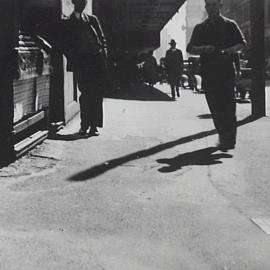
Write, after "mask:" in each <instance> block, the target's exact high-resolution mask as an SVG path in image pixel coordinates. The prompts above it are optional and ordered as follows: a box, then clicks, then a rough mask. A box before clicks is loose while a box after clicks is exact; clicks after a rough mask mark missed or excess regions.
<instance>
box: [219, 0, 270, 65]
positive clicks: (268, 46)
mask: <svg viewBox="0 0 270 270" xmlns="http://www.w3.org/2000/svg"><path fill="white" fill-rule="evenodd" d="M264 5H265V8H264V10H265V57H266V63H267V66H270V0H265V1H264ZM223 14H224V16H226V17H229V18H232V19H234V20H235V21H237V23H238V24H239V26H240V28H241V30H242V31H243V34H244V35H245V38H246V40H247V42H248V43H249V44H250V41H251V39H250V38H251V20H250V15H251V14H250V0H227V1H224V3H223Z"/></svg>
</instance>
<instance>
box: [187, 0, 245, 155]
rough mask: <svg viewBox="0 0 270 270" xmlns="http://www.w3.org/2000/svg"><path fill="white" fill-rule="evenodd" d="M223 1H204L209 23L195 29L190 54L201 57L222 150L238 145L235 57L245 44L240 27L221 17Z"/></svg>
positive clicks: (202, 72) (206, 93)
mask: <svg viewBox="0 0 270 270" xmlns="http://www.w3.org/2000/svg"><path fill="white" fill-rule="evenodd" d="M221 7H222V0H205V8H206V11H207V13H208V19H206V20H205V21H204V22H202V23H200V24H198V25H196V26H195V28H194V30H193V34H192V36H191V40H190V42H189V44H188V46H187V52H189V53H191V54H195V55H200V59H201V74H202V79H203V89H204V90H205V95H206V99H207V103H208V106H209V109H210V112H211V114H212V117H213V121H214V125H215V127H216V129H217V132H218V134H219V145H218V146H219V149H220V150H221V151H227V150H229V149H233V148H235V143H236V102H235V93H234V88H235V67H234V62H235V55H236V53H237V52H238V51H240V50H242V49H243V48H244V47H245V45H246V41H245V39H244V36H243V34H242V32H241V31H240V28H239V27H238V25H237V23H236V22H235V21H233V20H230V19H228V18H225V17H223V16H222V15H221V14H220V10H221Z"/></svg>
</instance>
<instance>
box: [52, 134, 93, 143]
mask: <svg viewBox="0 0 270 270" xmlns="http://www.w3.org/2000/svg"><path fill="white" fill-rule="evenodd" d="M90 137H93V136H90V135H89V136H83V135H80V134H79V133H78V132H76V133H73V134H52V135H50V136H49V139H50V140H55V141H68V142H71V141H77V140H85V139H89V138H90Z"/></svg>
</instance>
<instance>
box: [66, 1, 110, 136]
mask: <svg viewBox="0 0 270 270" xmlns="http://www.w3.org/2000/svg"><path fill="white" fill-rule="evenodd" d="M72 3H73V4H74V11H73V13H72V14H71V16H70V17H69V18H68V19H67V20H65V21H64V22H63V23H64V24H63V31H64V33H63V34H64V42H65V43H64V44H63V46H64V47H65V48H64V51H65V52H66V55H67V70H68V71H73V72H74V75H75V79H76V81H77V83H78V88H79V90H80V92H81V95H80V110H81V128H80V130H79V133H80V134H81V135H83V136H87V135H88V133H87V132H88V129H89V127H90V132H89V135H92V136H97V135H99V133H98V129H97V128H98V127H102V126H103V108H102V102H103V91H104V89H103V87H104V85H103V81H104V80H105V78H104V76H105V69H106V63H105V61H106V57H107V51H106V40H105V37H104V34H103V31H102V29H101V26H100V23H99V21H98V19H97V17H95V16H93V15H88V14H86V13H84V12H83V10H84V9H85V7H86V4H87V0H72Z"/></svg>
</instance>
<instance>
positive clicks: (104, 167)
mask: <svg viewBox="0 0 270 270" xmlns="http://www.w3.org/2000/svg"><path fill="white" fill-rule="evenodd" d="M257 119H258V118H254V117H252V116H249V117H247V118H245V119H243V120H241V121H239V122H238V126H242V125H245V124H247V123H250V122H253V121H255V120H257ZM216 133H217V132H216V130H215V129H213V130H209V131H203V132H199V133H197V134H194V135H190V136H186V137H183V138H180V139H177V140H174V141H170V142H167V143H164V144H160V145H156V146H154V147H151V148H149V149H144V150H140V151H137V152H134V153H131V154H129V155H125V156H122V157H119V158H116V159H111V160H108V161H106V162H104V163H101V164H98V165H96V166H93V167H91V168H89V169H87V170H85V171H82V172H80V173H78V174H75V175H73V176H71V177H70V178H68V180H69V181H86V180H90V179H93V178H95V177H97V176H99V175H101V174H103V173H105V172H107V171H109V170H112V169H114V168H116V167H118V166H121V165H123V164H125V163H127V162H130V161H132V160H137V159H140V158H144V157H148V156H151V155H154V154H156V153H159V152H162V151H164V150H166V149H170V148H173V147H174V146H176V145H180V144H184V143H188V142H190V141H194V140H198V139H202V138H204V137H207V136H211V135H214V134H216ZM214 149H216V148H215V147H213V149H212V148H211V149H210V150H209V149H208V150H207V151H213V150H214ZM224 155H226V154H224ZM222 157H228V156H218V158H222Z"/></svg>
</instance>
